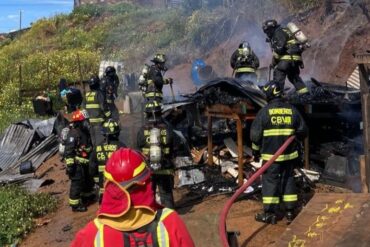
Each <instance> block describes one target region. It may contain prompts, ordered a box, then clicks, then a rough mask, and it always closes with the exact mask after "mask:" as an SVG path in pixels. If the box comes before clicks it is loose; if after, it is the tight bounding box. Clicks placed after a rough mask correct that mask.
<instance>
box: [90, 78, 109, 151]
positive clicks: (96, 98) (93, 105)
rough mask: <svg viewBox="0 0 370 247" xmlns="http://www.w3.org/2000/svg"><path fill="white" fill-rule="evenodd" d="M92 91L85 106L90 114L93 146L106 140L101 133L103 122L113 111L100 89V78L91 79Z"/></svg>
mask: <svg viewBox="0 0 370 247" xmlns="http://www.w3.org/2000/svg"><path fill="white" fill-rule="evenodd" d="M89 87H90V92H87V93H86V96H85V102H86V105H85V108H86V110H87V112H88V114H89V121H90V125H91V128H90V135H91V141H92V144H93V146H94V147H95V146H96V145H97V144H98V143H102V142H103V141H104V136H103V135H102V133H101V128H102V124H103V122H104V121H105V120H106V119H108V118H109V117H110V116H111V112H110V110H109V108H108V105H107V103H106V100H105V96H104V94H103V93H102V91H101V90H100V79H99V77H98V76H96V75H95V76H92V77H91V78H90V80H89Z"/></svg>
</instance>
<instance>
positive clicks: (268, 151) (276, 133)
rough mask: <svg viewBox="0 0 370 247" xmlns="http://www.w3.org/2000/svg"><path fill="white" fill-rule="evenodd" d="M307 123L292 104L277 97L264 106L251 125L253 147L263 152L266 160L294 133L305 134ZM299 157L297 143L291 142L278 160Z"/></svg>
mask: <svg viewBox="0 0 370 247" xmlns="http://www.w3.org/2000/svg"><path fill="white" fill-rule="evenodd" d="M306 133H307V129H306V124H305V122H304V120H303V118H302V116H301V115H300V113H299V112H298V110H297V109H296V108H295V107H293V106H292V105H290V104H288V103H286V102H283V101H282V100H281V99H275V100H272V101H271V102H269V104H268V105H266V106H265V107H264V108H262V109H261V110H260V111H259V112H258V114H257V116H256V118H255V120H254V121H253V123H252V127H251V141H252V149H253V150H256V151H259V152H260V153H261V158H262V159H263V160H265V161H267V160H269V159H271V158H272V156H273V155H274V154H275V152H276V151H277V150H278V149H279V148H280V147H281V146H282V145H283V143H284V142H285V141H286V140H287V139H288V138H289V136H292V135H297V134H298V135H299V136H304V135H306ZM298 157H299V153H298V147H297V143H296V142H293V143H291V144H290V145H289V146H288V147H287V149H286V150H285V151H284V152H283V153H282V154H281V155H280V156H278V158H277V159H276V162H280V161H287V160H293V159H296V158H298Z"/></svg>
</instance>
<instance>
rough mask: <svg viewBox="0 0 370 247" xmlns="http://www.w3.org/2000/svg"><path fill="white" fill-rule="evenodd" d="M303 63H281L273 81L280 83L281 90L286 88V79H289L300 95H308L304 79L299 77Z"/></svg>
mask: <svg viewBox="0 0 370 247" xmlns="http://www.w3.org/2000/svg"><path fill="white" fill-rule="evenodd" d="M301 63H302V62H301V61H289V60H281V61H279V63H278V64H277V66H276V68H275V70H274V75H273V79H274V81H277V82H279V84H280V88H284V84H285V78H286V77H288V80H289V81H290V82H291V83H292V84H293V85H294V87H295V88H296V90H297V93H298V94H304V93H308V89H307V87H306V85H305V84H304V82H303V80H302V78H301V77H300V76H299V74H300V69H299V65H300V64H301Z"/></svg>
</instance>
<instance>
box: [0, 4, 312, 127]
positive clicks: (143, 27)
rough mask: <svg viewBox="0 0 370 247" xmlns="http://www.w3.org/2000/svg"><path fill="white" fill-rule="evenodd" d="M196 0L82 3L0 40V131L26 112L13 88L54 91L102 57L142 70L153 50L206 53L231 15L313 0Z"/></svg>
mask: <svg viewBox="0 0 370 247" xmlns="http://www.w3.org/2000/svg"><path fill="white" fill-rule="evenodd" d="M199 2H200V1H194V0H187V1H185V2H184V4H183V8H180V9H155V8H145V7H140V6H136V5H132V4H128V3H121V4H114V5H105V6H104V5H83V6H81V7H80V8H77V9H75V10H74V11H73V12H72V13H71V14H69V15H57V16H55V17H52V18H50V19H42V20H39V21H37V22H36V23H34V24H33V25H32V28H31V29H30V30H29V31H27V32H25V33H23V34H22V35H19V36H18V37H16V38H15V39H14V40H11V39H9V38H8V39H5V40H3V41H2V42H0V132H1V131H2V130H3V129H4V127H6V126H7V125H8V124H9V123H10V122H12V121H15V120H18V119H19V118H21V117H22V118H24V117H28V116H30V115H32V107H31V104H30V102H22V106H18V101H19V99H18V95H19V94H18V90H19V88H22V89H30V88H43V89H47V90H48V89H49V90H52V89H54V91H55V88H56V85H57V83H58V81H59V79H60V78H61V77H64V78H66V79H67V80H68V81H70V82H71V81H79V80H81V79H83V80H85V79H87V78H88V77H89V76H90V75H91V74H93V73H97V72H98V65H99V61H100V60H101V59H110V60H123V61H129V62H128V63H126V64H125V70H126V72H128V73H131V72H138V71H140V70H141V68H142V65H143V62H144V61H146V60H147V59H148V58H149V57H150V56H152V55H153V54H154V53H156V52H164V53H166V54H167V55H168V57H170V58H171V59H170V60H169V62H170V64H169V65H170V66H173V65H176V64H180V63H182V62H183V61H189V59H193V58H195V57H204V55H205V54H207V53H209V51H210V50H211V49H212V48H214V47H217V46H218V45H220V44H222V42H224V41H226V40H228V39H229V37H230V36H231V35H232V34H233V32H234V31H235V24H236V23H237V22H239V23H240V24H241V23H243V21H248V20H255V21H257V22H262V21H263V19H264V18H267V17H266V16H268V17H269V18H275V17H276V16H275V15H276V13H280V12H282V13H281V15H284V16H288V14H289V13H283V12H284V11H285V12H287V11H286V7H288V9H290V10H292V9H294V11H297V10H302V9H306V8H308V7H312V6H315V5H316V4H318V2H319V1H318V0H306V1H298V0H281V2H277V1H273V0H266V1H259V0H254V1H249V0H248V1H246V0H240V1H236V2H237V3H238V4H239V5H238V6H235V7H234V8H233V9H229V8H225V7H223V6H222V3H223V1H218V0H217V1H213V0H212V1H202V4H199ZM271 14H272V15H271ZM242 20H243V21H242ZM239 28H245V27H244V26H242V25H240V26H239ZM78 58H79V59H78ZM78 61H80V65H81V74H82V78H81V76H80V71H79V66H78ZM20 70H21V73H20ZM20 74H21V79H22V80H20ZM20 81H21V82H22V84H21V85H20ZM54 97H56V95H54Z"/></svg>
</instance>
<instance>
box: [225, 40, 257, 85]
mask: <svg viewBox="0 0 370 247" xmlns="http://www.w3.org/2000/svg"><path fill="white" fill-rule="evenodd" d="M230 65H231V68H233V73H235V78H238V79H241V80H243V81H244V80H249V81H252V82H256V81H257V75H256V70H257V69H258V67H259V66H260V63H259V60H258V57H257V56H256V54H254V52H253V51H252V49H251V47H250V45H249V43H248V42H246V41H243V42H242V43H240V45H239V48H238V49H237V50H235V51H234V53H233V54H232V55H231V58H230Z"/></svg>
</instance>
